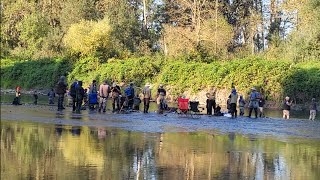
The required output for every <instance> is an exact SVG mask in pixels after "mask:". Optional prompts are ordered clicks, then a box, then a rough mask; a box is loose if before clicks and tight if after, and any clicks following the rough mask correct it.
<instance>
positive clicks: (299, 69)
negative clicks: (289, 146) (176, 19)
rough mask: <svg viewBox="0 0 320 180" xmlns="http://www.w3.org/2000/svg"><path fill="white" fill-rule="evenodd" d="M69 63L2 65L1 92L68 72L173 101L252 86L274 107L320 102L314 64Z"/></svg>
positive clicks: (49, 82) (44, 83)
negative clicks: (164, 93) (156, 89)
mask: <svg viewBox="0 0 320 180" xmlns="http://www.w3.org/2000/svg"><path fill="white" fill-rule="evenodd" d="M12 62H15V63H12ZM68 62H69V61H67V60H65V59H55V60H39V61H13V60H8V59H7V60H3V65H2V67H1V71H2V74H1V77H2V81H1V87H4V88H12V87H14V86H16V85H20V86H22V87H24V88H35V87H37V88H45V87H46V88H49V87H52V86H53V85H54V84H55V83H56V82H57V80H58V77H59V75H63V74H65V73H68V74H67V75H68V80H69V83H71V82H72V81H73V80H74V79H78V80H82V81H84V83H85V85H89V83H90V82H91V81H92V80H93V79H97V80H98V82H102V81H103V80H105V79H107V80H109V82H112V81H116V82H124V83H126V84H128V83H129V82H131V81H133V82H135V84H136V85H137V86H140V87H143V86H144V84H145V83H146V82H151V83H152V84H154V85H158V84H160V83H163V84H165V85H166V87H167V89H168V90H169V92H170V94H172V95H174V96H178V95H181V94H182V93H183V92H184V91H188V90H192V92H193V93H196V92H198V91H200V90H203V89H204V90H206V89H210V88H218V89H225V88H226V89H229V88H230V87H231V86H232V85H235V86H236V87H237V89H238V91H240V92H243V93H249V91H250V88H251V87H253V86H255V87H258V88H259V91H261V92H262V93H263V94H265V95H266V96H267V97H268V100H273V101H277V102H280V101H281V100H282V98H283V96H286V95H289V96H290V97H293V98H294V99H295V102H297V103H301V102H304V101H308V100H310V99H311V98H312V97H316V98H320V92H319V91H320V62H319V61H310V62H304V63H298V64H294V63H292V62H287V61H269V60H263V59H249V58H247V59H239V60H233V61H225V62H219V61H216V62H212V63H209V64H207V63H202V62H187V61H184V60H181V59H180V60H175V59H165V58H164V57H162V56H152V57H140V58H129V59H125V60H118V59H109V60H108V62H106V63H101V62H100V61H99V59H98V58H90V57H86V58H82V59H80V60H79V61H76V62H75V63H74V64H73V65H70V64H69V63H68ZM39 77H41V78H39Z"/></svg>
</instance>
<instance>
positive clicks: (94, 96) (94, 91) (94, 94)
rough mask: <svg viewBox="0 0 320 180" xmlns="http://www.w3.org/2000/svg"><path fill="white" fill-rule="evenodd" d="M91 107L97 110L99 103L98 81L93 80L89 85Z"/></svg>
mask: <svg viewBox="0 0 320 180" xmlns="http://www.w3.org/2000/svg"><path fill="white" fill-rule="evenodd" d="M88 94H89V109H90V110H95V109H96V105H97V104H99V103H98V87H97V81H96V80H93V81H92V84H91V85H90V87H89V93H88Z"/></svg>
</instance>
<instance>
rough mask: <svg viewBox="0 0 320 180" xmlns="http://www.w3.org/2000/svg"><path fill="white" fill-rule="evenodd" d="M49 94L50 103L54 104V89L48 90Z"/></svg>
mask: <svg viewBox="0 0 320 180" xmlns="http://www.w3.org/2000/svg"><path fill="white" fill-rule="evenodd" d="M48 96H49V104H54V98H55V97H56V95H55V92H54V90H53V89H51V91H50V92H48Z"/></svg>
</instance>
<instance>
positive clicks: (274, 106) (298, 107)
mask: <svg viewBox="0 0 320 180" xmlns="http://www.w3.org/2000/svg"><path fill="white" fill-rule="evenodd" d="M49 90H50V88H48V89H45V90H44V89H33V90H24V89H22V90H21V94H27V95H32V94H33V92H34V91H37V93H38V94H39V95H43V96H47V93H48V91H49ZM0 92H1V94H10V95H14V94H15V89H2V88H1V91H0ZM150 102H155V100H154V99H152V100H150ZM167 102H168V103H177V102H176V101H170V100H169V99H167ZM205 106H206V105H205V104H203V103H200V104H199V108H205ZM220 107H222V108H224V109H226V106H225V105H222V104H220ZM264 108H265V109H270V110H279V111H280V110H282V108H281V107H279V104H278V103H277V102H274V101H266V105H265V107H264ZM291 109H292V110H294V111H308V110H309V104H307V103H305V104H293V105H292V107H291ZM318 111H320V106H318Z"/></svg>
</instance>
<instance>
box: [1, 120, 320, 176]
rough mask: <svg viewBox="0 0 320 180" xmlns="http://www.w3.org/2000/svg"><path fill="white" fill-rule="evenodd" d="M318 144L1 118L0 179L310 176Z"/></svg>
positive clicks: (315, 169)
mask: <svg viewBox="0 0 320 180" xmlns="http://www.w3.org/2000/svg"><path fill="white" fill-rule="evenodd" d="M79 129H81V130H80V131H79ZM73 130H75V132H74V133H75V134H76V136H75V135H73V132H72V131H73ZM78 132H80V133H78ZM57 133H60V135H59V136H57ZM57 137H58V138H57ZM319 146H320V145H319V143H318V141H312V140H310V142H309V141H307V140H306V141H303V143H302V142H301V143H287V142H280V141H275V140H273V139H270V138H266V139H259V138H256V137H254V136H252V137H250V138H248V137H244V136H240V135H237V134H228V135H210V134H208V133H164V134H152V133H138V132H128V131H122V130H118V129H111V128H104V129H100V130H99V129H96V128H88V127H81V128H79V127H75V126H74V127H72V126H60V125H56V126H50V125H41V124H31V125H30V124H27V123H26V124H24V123H11V122H1V163H3V164H5V166H1V172H2V173H1V179H25V178H27V177H30V179H32V178H38V179H46V177H52V178H53V179H88V178H89V177H90V178H91V179H217V178H218V179H239V178H242V179H245V178H247V179H260V178H263V179H285V178H293V177H294V178H296V179H316V178H317V177H319V176H320V169H319V156H318V149H319V148H320V147H319ZM17 170H18V171H19V172H17ZM306 176H307V177H306Z"/></svg>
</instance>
